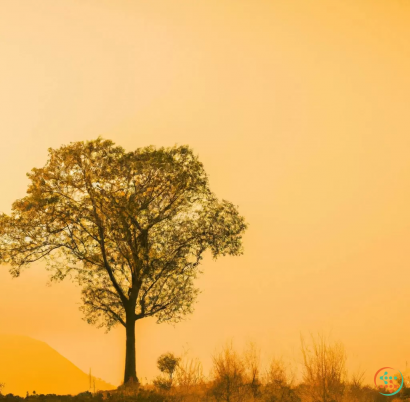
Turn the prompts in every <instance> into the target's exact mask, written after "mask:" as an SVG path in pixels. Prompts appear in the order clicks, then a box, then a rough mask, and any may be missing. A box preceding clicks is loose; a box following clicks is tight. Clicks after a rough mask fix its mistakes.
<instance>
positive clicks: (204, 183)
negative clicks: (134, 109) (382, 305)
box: [0, 138, 246, 329]
mask: <svg viewBox="0 0 410 402" xmlns="http://www.w3.org/2000/svg"><path fill="white" fill-rule="evenodd" d="M28 177H29V179H30V185H29V187H28V190H27V195H26V196H25V197H24V198H22V199H19V200H17V201H15V202H14V204H13V206H12V211H11V214H10V215H6V214H2V215H0V262H3V263H8V264H10V265H11V273H12V275H14V276H19V275H20V273H21V271H22V269H23V268H24V267H26V266H28V265H29V264H30V263H33V262H35V261H38V260H41V259H43V260H46V261H47V266H48V269H49V270H50V271H51V273H52V276H51V278H52V280H62V279H64V278H65V277H67V275H70V277H71V278H72V279H73V280H75V281H77V282H78V283H79V284H80V285H81V286H82V301H83V305H82V307H81V309H82V311H83V313H84V315H85V319H86V320H87V321H88V322H89V323H92V324H97V325H99V326H104V327H106V328H107V329H109V328H111V327H112V326H113V325H115V324H117V323H121V324H123V325H124V326H125V325H126V321H127V318H129V315H130V313H129V312H130V311H132V315H133V317H132V319H135V320H138V319H141V318H144V317H149V316H154V317H156V318H157V321H158V322H163V321H171V322H177V321H179V320H180V319H181V318H182V317H183V316H184V315H185V314H188V313H190V312H191V311H192V306H193V302H194V300H195V297H196V295H197V293H198V290H197V289H196V288H195V286H194V279H195V278H196V276H197V274H198V272H200V271H199V264H200V262H201V259H202V258H203V254H204V252H205V251H206V250H210V252H211V253H212V255H213V257H214V258H216V257H218V256H221V255H226V254H229V255H239V254H241V253H242V234H243V232H244V230H245V229H246V224H245V222H244V219H243V217H241V216H240V215H239V213H238V211H237V208H236V207H235V206H234V205H233V204H232V203H230V202H228V201H225V200H222V201H219V200H218V199H217V198H216V197H215V195H214V194H213V193H212V192H211V191H210V189H209V184H208V178H207V175H206V173H205V170H204V168H203V165H202V163H201V162H200V161H199V160H198V158H197V157H196V156H195V155H194V153H193V152H192V150H191V149H190V148H189V147H187V146H179V147H177V146H175V147H172V148H158V149H157V148H154V147H146V148H140V149H137V150H136V151H133V152H126V151H125V150H124V149H123V148H121V147H119V146H116V145H115V144H114V143H113V142H111V141H109V140H103V139H101V138H99V139H97V140H94V141H89V142H76V143H71V144H69V145H67V146H62V147H61V148H58V149H49V158H48V161H47V163H46V165H45V166H44V167H43V168H39V169H37V168H35V169H33V170H32V171H31V173H29V174H28Z"/></svg>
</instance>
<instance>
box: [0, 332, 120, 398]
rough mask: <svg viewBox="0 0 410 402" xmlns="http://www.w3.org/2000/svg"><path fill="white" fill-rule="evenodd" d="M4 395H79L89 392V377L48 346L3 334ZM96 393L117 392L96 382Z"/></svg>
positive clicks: (0, 341)
mask: <svg viewBox="0 0 410 402" xmlns="http://www.w3.org/2000/svg"><path fill="white" fill-rule="evenodd" d="M0 383H4V384H5V388H4V389H3V394H8V393H13V394H15V395H21V396H25V395H26V393H27V391H28V392H29V393H30V394H32V393H33V391H36V393H37V394H60V395H64V394H78V393H80V392H84V391H88V390H89V383H90V381H89V376H88V374H86V373H84V372H83V371H81V370H80V369H79V368H78V367H77V366H75V365H74V364H73V363H71V362H70V361H69V360H68V359H66V358H65V357H63V356H61V355H60V354H59V353H58V352H56V351H55V350H54V349H53V348H51V347H50V346H48V345H47V344H46V343H44V342H41V341H37V340H35V339H32V338H29V337H27V336H21V335H2V334H0ZM95 388H96V390H97V389H98V390H110V389H115V387H114V386H113V385H111V384H108V383H106V382H104V381H102V380H98V379H95Z"/></svg>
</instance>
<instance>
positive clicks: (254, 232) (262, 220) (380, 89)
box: [0, 0, 410, 384]
mask: <svg viewBox="0 0 410 402" xmlns="http://www.w3.org/2000/svg"><path fill="white" fill-rule="evenodd" d="M409 38H410V3H409V2H408V1H407V0H361V1H358V0H338V1H329V0H315V1H308V0H265V1H263V0H246V1H245V0H197V1H192V0H172V1H169V0H168V1H166V0H162V1H158V0H149V1H147V0H146V1H141V0H129V1H126V0H116V1H111V0H110V1H108V0H107V1H103V0H71V1H58V2H57V1H55V0H36V1H27V0H24V1H23V0H2V1H1V3H0V133H1V134H0V135H1V149H0V211H4V212H8V211H9V210H10V205H11V203H12V201H13V200H15V199H16V198H20V197H22V196H24V194H25V190H26V186H27V184H28V181H27V178H26V176H25V173H26V172H28V171H29V170H30V169H31V168H33V167H35V166H36V167H40V166H42V165H44V163H45V161H46V158H47V148H48V147H59V146H60V145H62V144H67V143H69V142H70V141H78V140H86V139H94V138H96V137H97V136H100V135H101V136H103V137H105V138H110V139H112V140H114V141H115V142H116V143H117V144H119V145H122V146H124V147H125V148H126V149H127V150H132V149H135V148H138V147H141V146H146V145H150V144H153V145H157V146H162V145H164V146H170V145H174V144H189V145H190V146H191V147H192V148H193V149H194V150H195V152H196V153H197V154H198V155H199V156H200V159H201V160H202V162H203V163H204V165H205V168H206V170H207V171H208V173H209V176H210V184H211V187H212V189H213V190H214V192H215V193H216V194H217V195H218V196H219V197H221V198H225V199H228V200H230V201H232V202H234V203H235V204H237V205H238V206H239V209H240V211H241V213H242V214H243V215H245V217H246V219H247V222H248V223H249V225H250V226H249V230H248V232H247V234H246V236H245V241H244V245H245V255H244V256H243V257H240V258H237V257H235V258H224V259H221V260H218V261H217V262H213V261H212V260H211V259H210V258H208V259H205V261H204V264H203V269H204V275H203V276H202V277H201V279H200V280H199V281H198V286H199V287H200V288H201V290H202V294H201V295H200V297H199V303H198V304H197V307H196V311H195V313H194V314H193V315H192V316H190V317H189V319H188V320H187V321H186V322H183V323H181V324H178V325H177V326H175V327H172V326H170V325H167V324H161V325H156V324H155V321H154V320H149V319H147V320H143V321H142V322H139V323H138V324H137V370H138V374H139V375H140V376H141V378H142V379H143V378H144V377H148V378H152V377H153V376H154V375H156V374H157V370H156V367H155V360H156V358H157V357H158V356H159V355H160V354H161V353H163V352H166V351H173V352H175V353H180V352H181V351H182V348H183V347H185V348H189V349H190V350H191V354H192V355H194V356H198V357H199V358H200V359H201V360H202V361H203V363H204V365H205V369H208V368H209V366H210V363H211V354H212V353H213V352H214V350H215V348H216V347H219V346H220V345H221V344H222V343H223V342H224V341H226V340H227V339H228V338H231V337H233V338H234V342H235V343H236V344H237V345H238V347H241V346H242V344H243V343H244V342H245V341H246V340H248V339H253V340H255V341H256V342H257V343H258V344H259V345H260V346H261V347H262V349H263V351H264V352H265V353H266V355H267V356H272V355H284V356H286V357H288V358H290V359H296V361H297V359H298V358H299V357H298V356H299V355H298V350H299V336H300V333H301V332H302V333H304V334H307V333H309V331H313V332H317V331H322V330H323V331H326V332H327V333H330V332H331V334H332V336H333V338H334V339H339V340H341V341H343V342H344V344H345V346H346V349H347V352H348V355H349V360H350V367H352V368H356V367H357V366H358V365H359V364H361V367H362V369H364V370H366V372H367V374H368V377H370V376H372V375H373V374H374V373H375V372H376V371H377V370H378V369H379V368H380V367H384V366H391V367H395V368H398V369H404V368H405V365H406V360H407V359H408V360H410V342H409V341H408V340H409V336H410V324H409V320H408V315H409V314H410V312H409V302H410V291H409V289H410V286H409V285H410V271H409V264H410V247H409V242H410V180H409V178H410V157H409V155H410V112H409V105H410V74H409V71H410V42H409ZM46 281H47V274H46V273H45V271H44V267H43V266H42V265H41V264H38V265H36V266H34V267H33V268H31V269H29V270H27V271H26V272H25V273H24V274H23V275H22V276H21V278H19V279H11V278H10V276H9V274H8V272H7V268H6V267H2V268H0V332H9V333H17V334H23V335H29V336H32V337H34V338H37V339H40V340H42V341H45V342H47V343H48V344H49V345H50V346H52V347H54V348H56V349H57V350H58V351H59V352H60V353H61V354H63V355H64V356H65V357H67V358H68V359H70V360H71V361H72V362H73V363H75V364H76V365H77V366H78V367H80V368H81V369H83V370H84V371H86V372H88V370H89V367H92V370H93V373H94V374H95V375H97V376H100V377H102V378H104V379H105V380H107V381H111V382H112V383H115V384H118V383H119V382H120V380H121V378H122V375H123V360H124V356H123V353H124V344H125V334H124V330H123V328H122V327H118V329H115V330H113V331H112V332H111V333H109V334H108V335H106V334H105V333H104V331H103V330H99V329H96V328H94V327H92V326H89V325H88V324H86V323H85V322H84V321H82V320H81V313H80V312H79V311H78V306H79V305H78V303H79V302H80V298H79V289H78V288H76V287H75V286H74V285H72V284H70V283H68V282H67V283H63V284H59V285H54V286H52V287H46V286H45V283H46Z"/></svg>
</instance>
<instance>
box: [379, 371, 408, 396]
mask: <svg viewBox="0 0 410 402" xmlns="http://www.w3.org/2000/svg"><path fill="white" fill-rule="evenodd" d="M403 382H404V379H403V374H402V373H401V371H400V370H396V369H394V368H393V367H382V368H381V369H380V370H378V371H377V372H376V374H375V375H374V385H376V387H377V388H378V390H379V392H380V393H381V394H382V395H385V396H392V395H395V394H397V393H399V392H400V390H401V389H402V388H403Z"/></svg>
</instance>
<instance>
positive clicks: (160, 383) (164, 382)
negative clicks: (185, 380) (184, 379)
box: [154, 353, 180, 390]
mask: <svg viewBox="0 0 410 402" xmlns="http://www.w3.org/2000/svg"><path fill="white" fill-rule="evenodd" d="M179 361H180V358H179V357H176V356H175V355H174V354H172V353H164V354H162V355H161V356H160V357H159V358H158V360H157V367H158V369H159V371H161V373H164V374H167V375H168V377H167V378H165V379H164V378H163V377H161V376H159V377H157V378H156V379H155V380H154V385H156V386H157V387H158V388H160V389H166V390H169V389H171V387H172V383H173V378H172V377H173V374H174V372H175V370H176V368H177V367H178V365H179Z"/></svg>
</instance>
